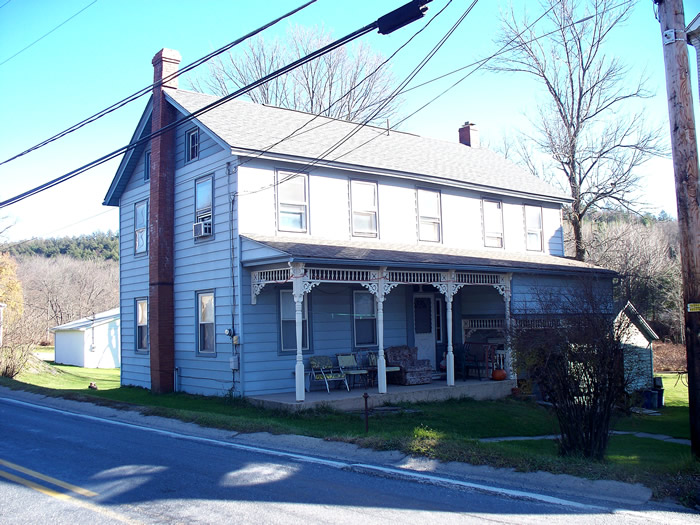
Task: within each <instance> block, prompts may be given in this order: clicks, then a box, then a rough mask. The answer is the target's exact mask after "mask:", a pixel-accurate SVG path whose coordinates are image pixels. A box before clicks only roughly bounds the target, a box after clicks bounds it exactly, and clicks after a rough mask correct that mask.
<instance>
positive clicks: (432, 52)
mask: <svg viewBox="0 0 700 525" xmlns="http://www.w3.org/2000/svg"><path fill="white" fill-rule="evenodd" d="M477 2H478V0H473V2H472V3H471V4H470V5H469V7H468V8H467V9H466V10H465V12H464V13H463V14H462V15H461V16H460V17H459V18H458V20H457V22H455V24H454V25H453V26H452V27H451V28H450V29H449V30H448V31H447V33H445V35H443V37H442V38H441V39H440V40H439V41H438V43H437V44H436V45H435V46H434V47H433V49H431V50H430V51H429V52H428V54H427V55H426V56H425V57H424V58H423V59H422V60H421V61H420V62H419V63H418V65H417V66H416V67H415V68H414V69H413V71H411V73H409V74H408V76H407V77H406V78H405V79H404V80H403V81H402V82H401V83H400V84H399V86H398V87H397V88H395V89H394V91H392V93H391V94H390V95H389V96H388V97H386V98H385V99H384V101H383V103H382V104H381V105H380V107H379V108H377V109H376V110H375V111H374V113H372V114H371V115H370V116H369V117H367V118H366V119H365V120H364V122H362V123H359V124H357V125H356V126H355V127H354V128H353V130H351V131H349V132H348V133H347V134H346V135H345V136H344V137H343V138H341V139H340V140H338V141H337V142H336V143H335V144H333V145H332V146H329V147H328V148H327V149H326V150H325V151H324V152H323V153H321V154H320V155H319V156H318V157H316V158H315V159H314V160H312V161H311V162H308V163H307V164H305V165H304V166H302V167H301V168H299V169H298V170H296V171H293V172H291V173H289V174H288V175H285V176H284V177H283V178H282V179H280V180H278V181H275V182H274V183H272V184H269V185H267V186H263V187H261V188H258V189H255V190H250V191H247V192H244V193H241V195H250V194H253V193H258V192H260V191H264V190H267V189H269V188H271V187H274V186H277V185H279V184H282V183H284V182H286V181H288V180H290V179H293V178H295V177H298V176H299V175H301V174H302V173H308V172H309V171H311V170H310V168H313V167H314V166H316V165H317V164H318V163H320V162H321V161H323V160H324V159H325V158H326V157H327V156H328V155H330V154H331V153H332V152H334V151H336V150H337V149H338V148H339V147H341V146H342V145H343V144H345V143H346V142H347V141H348V140H350V139H351V138H352V137H353V136H355V135H356V134H357V133H359V132H360V130H362V129H363V128H364V127H366V126H367V125H368V123H369V122H371V120H372V119H374V118H375V116H376V114H378V113H379V112H380V111H382V110H383V108H384V107H386V105H387V104H389V103H390V102H391V100H393V99H394V98H395V97H397V96H398V94H399V93H400V92H401V90H402V89H403V87H405V86H407V85H408V84H409V83H410V82H411V80H413V79H414V78H415V77H416V75H418V73H420V71H421V70H422V69H423V68H424V67H425V66H426V65H427V63H428V62H429V61H430V60H431V59H432V58H433V57H434V56H435V54H436V53H437V52H438V51H439V50H440V48H441V47H442V46H443V45H444V44H445V42H446V41H447V40H448V39H449V37H450V36H452V34H453V33H454V32H455V31H456V29H457V28H458V27H459V25H460V24H461V23H462V22H463V21H464V19H465V18H466V17H467V16H468V15H469V13H470V12H471V10H472V9H473V8H474V6H475V5H476V4H477ZM450 3H451V2H449V3H448V4H446V5H445V7H444V8H443V9H442V10H441V11H440V12H438V13H437V14H436V15H435V18H436V17H437V16H438V15H440V13H442V12H443V11H444V10H445V9H446V8H447V7H448V6H449V5H450ZM433 19H434V18H433ZM431 21H432V20H431ZM378 136H381V134H378V135H377V137H378ZM374 138H376V137H373V139H374ZM373 139H372V140H373ZM368 142H369V141H368ZM355 149H357V148H355ZM353 151H354V150H353Z"/></svg>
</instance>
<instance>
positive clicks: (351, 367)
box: [336, 354, 367, 388]
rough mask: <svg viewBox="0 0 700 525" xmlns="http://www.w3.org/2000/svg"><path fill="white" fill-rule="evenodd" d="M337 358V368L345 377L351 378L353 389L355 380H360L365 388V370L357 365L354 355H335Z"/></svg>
mask: <svg viewBox="0 0 700 525" xmlns="http://www.w3.org/2000/svg"><path fill="white" fill-rule="evenodd" d="M336 357H337V358H338V368H340V371H341V372H342V373H344V374H345V375H346V377H351V378H352V386H353V388H354V387H355V378H357V377H360V378H362V380H363V382H364V384H365V386H367V370H365V369H364V368H360V367H359V366H358V365H357V359H355V355H354V354H336Z"/></svg>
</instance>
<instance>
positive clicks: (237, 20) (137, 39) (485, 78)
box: [0, 0, 700, 240]
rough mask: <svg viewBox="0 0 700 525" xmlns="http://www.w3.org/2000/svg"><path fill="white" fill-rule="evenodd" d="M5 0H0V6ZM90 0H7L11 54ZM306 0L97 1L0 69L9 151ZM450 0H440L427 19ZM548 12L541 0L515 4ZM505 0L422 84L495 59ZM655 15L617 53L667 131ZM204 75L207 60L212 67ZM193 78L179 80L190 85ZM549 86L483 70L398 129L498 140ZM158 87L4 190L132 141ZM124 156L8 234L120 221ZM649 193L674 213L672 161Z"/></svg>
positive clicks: (482, 11) (336, 16) (407, 61)
mask: <svg viewBox="0 0 700 525" xmlns="http://www.w3.org/2000/svg"><path fill="white" fill-rule="evenodd" d="M5 2H6V0H0V5H2V4H4V3H5ZM91 2H92V0H61V1H60V2H57V1H50V0H10V2H9V3H7V4H6V5H4V6H3V7H0V62H2V61H4V60H5V59H7V58H8V57H10V56H11V55H13V54H14V53H15V52H17V51H19V50H20V49H22V48H23V47H25V46H26V45H28V44H30V43H31V42H33V41H34V40H36V39H37V38H39V37H40V36H41V35H43V34H45V33H46V32H47V31H50V30H51V29H52V28H54V27H56V26H57V25H58V24H60V23H61V22H63V21H64V20H66V19H67V18H68V17H70V16H71V15H73V14H74V13H76V12H78V11H79V10H80V9H82V8H84V7H85V6H87V5H88V4H90V3H91ZM470 2H471V0H470V1H467V0H454V1H453V2H452V4H451V5H450V6H449V7H448V8H447V9H446V10H445V12H444V13H443V14H442V15H441V16H440V17H439V18H438V19H437V20H436V21H435V22H434V23H433V24H431V26H430V27H429V28H428V29H427V30H426V31H424V32H423V33H422V34H421V35H420V37H419V38H417V39H416V40H414V41H413V42H412V43H411V44H410V45H409V46H408V47H407V48H406V49H404V50H403V51H402V52H401V53H400V54H399V55H397V57H396V58H395V59H394V60H393V61H392V66H393V71H394V74H395V76H396V77H397V78H398V79H402V78H403V77H404V76H405V75H407V74H408V73H409V72H410V71H411V70H412V69H413V67H414V66H415V65H416V64H417V63H418V61H419V60H420V59H421V58H423V56H424V55H425V54H426V53H427V51H428V50H429V49H430V48H432V46H433V45H434V44H435V42H436V41H437V40H438V39H439V38H440V37H441V36H442V35H443V34H444V33H445V32H446V31H447V29H448V28H449V26H450V25H451V24H452V23H454V21H455V20H456V19H457V17H458V16H459V15H460V14H461V13H462V12H463V11H464V10H465V9H466V7H467V6H468V4H469V3H470ZM301 3H302V0H275V1H274V2H249V1H242V0H225V1H219V0H200V1H198V2H185V1H181V0H180V1H173V0H141V1H133V0H120V1H116V0H97V2H96V3H94V4H93V5H91V6H90V7H88V8H87V9H86V10H85V11H83V12H82V13H80V14H79V15H77V16H76V17H75V18H73V19H72V20H70V21H69V22H67V23H66V24H65V25H63V26H62V27H60V28H59V29H57V30H56V31H54V32H53V33H52V34H50V35H49V36H47V37H46V38H44V39H43V40H41V41H40V42H38V43H37V44H35V45H33V46H32V47H31V48H29V49H27V50H26V51H24V52H22V53H21V54H19V55H18V56H16V57H15V58H13V59H11V60H9V61H7V62H6V63H5V64H3V65H1V66H0V115H2V121H3V123H4V125H3V127H2V140H1V141H0V160H4V159H6V158H8V157H10V156H12V155H14V154H16V153H18V152H20V151H22V150H24V149H26V148H27V147H30V146H33V145H34V144H36V143H38V142H40V141H41V140H43V139H45V138H48V137H49V136H51V135H53V134H55V133H56V132H59V131H61V130H63V129H65V128H67V127H68V126H70V125H72V124H74V123H75V122H77V121H79V120H81V119H82V118H85V117H87V116H89V115H92V114H93V113H95V112H97V111H99V110H100V109H102V108H104V107H106V106H108V105H110V104H111V103H113V102H115V101H117V100H119V99H121V98H123V97H125V96H127V95H129V94H131V93H133V92H135V91H137V90H138V89H140V88H142V87H144V86H146V85H148V84H149V83H150V82H151V81H152V76H153V70H152V66H151V59H152V57H153V55H154V54H155V53H156V52H157V51H158V50H159V49H161V48H163V47H169V48H172V49H177V50H178V51H180V53H181V54H182V57H183V62H182V64H183V65H185V64H189V63H190V62H192V61H194V60H196V59H198V58H199V57H201V56H203V55H205V54H207V53H208V52H210V51H212V50H214V49H216V48H218V47H220V46H222V45H224V44H226V43H228V42H230V41H232V40H234V39H236V38H238V37H240V36H242V35H244V34H245V33H247V32H249V31H251V30H253V29H255V28H257V27H258V26H260V25H262V24H264V23H266V22H268V21H269V20H271V19H272V18H274V17H276V16H278V15H279V14H281V13H283V12H285V11H288V10H291V9H292V8H294V7H296V6H298V5H300V4H301ZM403 3H405V0H383V1H377V0H374V1H365V0H356V1H353V2H340V1H338V0H319V1H318V2H317V3H316V4H314V5H312V6H311V7H309V8H307V9H306V10H305V11H304V12H302V13H300V14H297V15H295V16H294V17H293V18H292V19H291V21H289V22H282V23H281V24H280V25H278V26H277V27H275V28H273V29H271V30H268V31H266V32H265V34H264V36H265V37H266V38H274V37H275V36H279V35H282V34H283V33H284V32H285V29H286V27H287V26H288V25H289V24H290V23H294V24H300V25H307V26H311V25H318V24H323V25H324V26H325V27H326V28H327V29H330V30H332V31H333V34H334V36H336V37H341V36H343V35H345V34H347V33H349V32H351V31H353V30H355V29H357V28H359V27H361V26H364V25H366V24H367V23H370V22H372V21H373V20H375V19H376V18H378V17H379V16H381V15H383V14H385V13H386V12H388V11H390V10H391V9H394V8H396V7H398V6H400V5H402V4H403ZM445 3H446V0H435V1H434V2H432V3H431V4H430V10H429V16H432V15H433V14H435V13H436V12H437V11H438V10H439V9H441V8H442V7H443V6H444V5H445ZM512 3H513V5H514V6H515V8H516V10H517V9H523V8H524V7H527V9H529V10H530V11H531V12H532V13H533V14H535V15H539V13H540V12H541V9H540V7H539V5H538V3H537V2H535V1H533V0H512ZM507 6H508V2H506V1H505V0H480V1H479V2H478V4H477V5H476V7H475V8H474V10H473V11H472V13H471V14H470V15H469V16H468V17H467V19H466V20H465V21H464V22H463V24H462V25H461V26H460V28H459V29H458V30H457V32H456V33H455V34H454V35H453V36H452V38H451V39H450V40H449V41H448V42H447V44H446V45H445V46H444V47H443V49H442V50H441V51H440V53H439V54H438V55H436V56H435V57H434V59H433V60H432V61H431V63H430V64H428V66H427V67H426V68H425V69H424V70H423V71H422V72H421V74H420V76H419V77H418V78H417V79H416V81H415V83H421V82H422V81H425V80H428V79H432V78H434V77H437V76H439V75H441V74H444V73H446V72H448V71H451V70H454V69H456V68H458V67H460V66H463V65H466V64H469V63H471V62H473V61H475V60H478V59H480V58H483V57H485V56H488V55H489V54H491V53H493V52H494V51H495V50H496V49H497V45H496V44H494V42H493V41H494V38H495V37H496V36H497V35H498V33H499V22H498V17H499V10H501V9H505V8H507ZM698 11H700V0H686V1H685V12H686V22H689V21H690V20H692V18H693V17H694V16H695V15H696V14H697V13H698ZM427 18H428V17H426V18H424V19H423V21H420V22H418V23H416V24H413V25H411V26H409V27H405V28H403V29H401V30H399V31H397V32H395V33H393V34H392V35H388V36H382V35H378V34H376V33H372V34H370V35H366V36H365V37H363V38H362V41H363V42H364V43H366V44H367V45H370V46H371V47H372V48H373V49H375V50H378V51H380V52H382V53H383V54H385V55H389V54H390V53H392V52H393V51H394V50H395V49H396V48H398V47H399V46H400V45H401V44H403V43H404V42H405V41H406V40H407V39H408V38H409V37H410V36H411V35H412V34H413V33H414V32H415V31H416V30H417V29H418V27H419V24H423V23H425V20H427ZM660 39H661V36H660V30H659V26H658V22H657V21H656V20H655V19H654V14H653V10H652V2H651V0H640V1H639V2H637V4H636V5H635V7H634V9H633V13H632V17H631V18H630V20H629V22H628V23H627V24H626V25H625V26H623V27H620V28H619V29H617V31H616V33H615V37H614V40H613V41H612V42H611V43H612V45H611V46H610V47H609V48H608V52H610V53H614V54H616V55H618V56H620V57H621V58H622V59H623V60H624V61H625V62H626V63H627V64H628V65H630V67H631V68H632V72H633V74H632V75H631V76H635V77H636V76H638V75H640V74H643V73H644V74H646V75H647V76H648V77H649V82H648V87H649V88H650V89H651V90H652V91H654V92H655V93H656V96H655V97H654V98H652V99H650V100H648V101H646V102H645V105H644V111H645V113H646V115H647V118H648V119H649V121H650V122H652V123H655V124H657V125H661V126H662V129H663V130H664V132H667V130H668V116H667V102H666V88H665V78H664V65H663V56H662V49H661V43H660ZM689 58H690V63H691V69H692V76H691V78H692V80H693V94H694V97H695V108H696V111H695V113H696V120H697V119H698V117H697V115H698V114H699V112H698V102H697V94H698V89H697V82H696V81H697V73H696V71H695V63H696V56H695V51H694V50H693V49H692V48H689ZM201 69H202V71H204V68H201ZM457 78H459V77H458V76H454V77H451V78H448V79H445V80H444V81H441V82H436V83H433V84H430V85H429V86H426V87H423V88H420V89H416V90H415V91H412V92H411V93H410V94H407V95H406V96H405V97H404V107H405V108H406V109H407V113H410V112H412V111H413V110H414V109H417V108H418V107H420V106H421V105H422V104H424V103H425V102H427V101H428V100H430V99H431V98H432V97H434V96H435V95H436V94H438V93H439V92H441V91H442V90H443V89H445V88H446V87H448V86H449V85H451V84H452V83H453V82H454V80H456V79H457ZM183 85H184V86H187V82H186V80H185V81H183V80H181V87H183ZM544 97H545V95H544V93H543V92H542V90H541V88H539V87H538V86H536V85H535V84H533V83H532V82H530V81H528V80H527V79H525V78H523V77H514V76H510V75H506V74H496V73H492V72H487V71H484V72H477V73H476V74H474V75H472V76H470V77H469V78H467V79H466V80H465V81H464V82H462V83H461V84H460V85H459V86H458V87H456V88H455V89H453V90H452V91H450V92H449V93H448V94H447V95H445V96H443V97H442V98H440V99H439V100H438V101H437V102H435V103H433V104H432V105H431V106H429V107H428V108H427V109H425V110H423V111H422V112H420V113H418V114H417V115H415V116H414V117H412V118H411V119H410V120H408V121H407V122H406V123H404V124H403V125H402V127H401V128H400V129H401V130H403V131H409V132H412V133H417V134H419V135H423V136H430V137H434V138H439V139H444V140H449V141H456V140H457V129H458V128H459V126H460V125H461V124H462V123H463V122H464V121H467V120H469V121H472V122H476V123H477V124H478V127H479V130H480V132H481V136H482V142H484V141H486V142H490V143H492V144H496V143H498V142H499V141H500V138H501V136H502V135H503V134H504V133H505V134H508V135H511V134H513V133H514V131H515V130H518V129H527V128H529V127H530V126H531V125H530V124H529V122H528V119H527V115H528V114H530V115H532V114H534V110H535V108H536V107H537V104H538V103H540V102H542V101H544V100H545V98H544ZM146 100H147V97H144V98H142V99H140V100H139V101H137V102H133V103H131V104H130V105H129V106H127V107H125V108H123V109H120V110H118V111H117V112H115V113H113V114H112V115H110V116H108V117H106V118H103V119H101V120H100V121H98V122H97V123H94V124H91V125H90V126H88V127H86V128H83V129H82V130H80V131H78V132H76V133H74V134H72V135H71V136H70V137H69V138H64V139H62V140H60V141H57V142H56V143H54V144H52V145H50V146H47V147H45V148H43V149H41V150H39V151H36V152H34V153H32V154H29V155H27V156H25V157H23V158H21V159H18V160H16V161H13V162H11V163H8V164H6V165H3V166H0V200H4V199H6V198H8V197H11V196H13V195H15V194H17V193H20V192H22V191H24V190H26V189H29V188H31V187H34V186H36V185H38V184H41V183H43V182H45V181H47V180H49V179H52V178H54V177H56V176H59V175H62V174H63V173H66V172H68V171H70V170H72V169H74V168H76V167H79V166H81V165H83V164H85V163H87V162H89V161H91V160H93V159H95V158H97V157H100V156H101V155H104V154H105V153H109V152H111V151H113V150H115V149H117V148H119V147H121V146H123V145H125V144H127V143H128V141H129V139H130V138H131V135H132V133H133V131H134V128H135V126H136V123H137V121H138V118H139V116H140V114H141V112H142V110H143V107H144V105H145V103H146ZM117 166H118V160H115V161H111V162H109V163H107V164H104V165H102V166H100V167H98V168H96V169H93V170H91V171H89V172H87V173H84V174H82V175H79V176H78V177H76V178H74V179H72V180H71V181H69V182H66V183H64V184H61V185H59V186H57V187H56V188H53V189H51V190H48V191H46V192H43V193H42V194H39V195H37V196H34V197H31V198H29V199H26V200H25V201H22V202H20V203H17V204H14V205H12V206H10V207H7V208H4V209H2V210H0V217H6V219H5V221H4V224H7V223H13V224H14V226H12V227H11V228H10V229H9V230H8V232H6V237H7V238H8V239H9V240H19V239H26V238H30V237H54V236H62V235H77V234H81V233H90V232H92V231H95V230H98V229H100V230H103V231H104V230H107V229H112V230H116V229H117V228H118V223H117V211H116V209H113V208H105V207H103V206H102V205H101V203H102V200H103V197H104V195H105V193H106V191H107V189H108V187H109V183H110V181H111V179H112V176H113V175H114V172H115V171H116V168H117ZM642 172H643V174H644V175H645V180H644V184H643V187H642V189H641V198H642V199H643V200H644V201H646V202H648V203H649V206H648V208H647V209H648V210H649V211H652V212H654V213H658V212H659V211H661V209H665V210H666V211H667V212H669V213H671V214H672V215H674V216H675V193H674V189H673V185H674V183H673V172H672V165H671V162H670V160H665V159H660V160H654V161H652V162H650V163H648V164H647V165H646V166H645V167H644V168H643V169H642Z"/></svg>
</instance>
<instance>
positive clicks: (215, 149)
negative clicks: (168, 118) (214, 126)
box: [175, 113, 223, 170]
mask: <svg viewBox="0 0 700 525" xmlns="http://www.w3.org/2000/svg"><path fill="white" fill-rule="evenodd" d="M183 116H184V115H182V113H178V114H177V118H178V119H180V118H182V117H183ZM195 127H198V128H199V161H202V160H204V159H206V158H207V157H210V156H211V155H215V154H217V153H221V152H222V151H223V148H222V147H221V146H219V144H217V142H216V141H215V140H214V139H213V138H212V137H210V136H209V134H208V133H206V132H205V131H204V129H203V128H202V127H201V126H198V125H197V124H196V123H195V122H187V123H185V124H182V125H181V126H178V128H177V130H176V131H175V169H176V170H179V169H181V168H183V167H184V166H185V135H186V134H187V132H188V131H189V130H191V129H193V128H195ZM197 162H198V161H194V162H192V163H191V164H193V165H194V164H197Z"/></svg>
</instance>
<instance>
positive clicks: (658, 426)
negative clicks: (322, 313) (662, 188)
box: [0, 365, 700, 504]
mask: <svg viewBox="0 0 700 525" xmlns="http://www.w3.org/2000/svg"><path fill="white" fill-rule="evenodd" d="M47 366H48V365H47ZM49 368H50V370H51V373H49V372H47V371H44V372H42V373H26V372H25V373H23V374H21V375H20V376H18V378H17V381H13V380H8V379H4V378H0V384H2V385H6V386H11V387H13V388H26V389H33V390H38V391H41V392H42V393H46V394H48V395H62V396H65V397H70V398H74V399H75V398H77V399H86V398H87V396H89V399H90V400H92V401H97V402H100V403H105V404H113V405H116V406H122V407H123V406H124V404H125V403H128V404H133V405H140V406H142V407H143V408H142V409H141V410H142V411H143V412H144V413H146V414H150V415H161V416H165V417H173V418H177V419H181V420H183V421H189V422H194V423H198V424H200V425H203V426H211V427H216V428H224V429H230V430H235V431H239V432H258V431H268V432H272V433H294V434H302V435H307V436H315V437H320V438H325V439H331V440H339V441H346V442H352V443H356V444H358V445H361V446H365V447H372V448H376V449H381V450H400V451H402V452H404V453H407V454H416V455H422V456H427V457H431V458H437V459H441V460H445V461H464V462H469V463H472V464H488V465H491V466H494V467H511V468H515V469H517V470H521V471H534V470H545V471H549V472H554V473H568V474H572V475H578V476H584V477H589V478H595V479H617V480H621V481H629V482H643V483H645V484H646V485H647V486H650V487H651V488H652V489H653V490H654V493H655V495H656V496H658V497H666V496H672V497H674V498H676V499H678V500H680V501H683V502H685V503H688V504H691V503H692V504H694V502H695V501H694V497H695V495H696V494H697V485H696V483H697V482H696V481H695V480H696V479H700V464H699V463H698V462H696V461H694V460H692V458H691V455H690V447H688V446H686V445H678V444H672V443H664V442H662V441H658V440H651V439H641V438H636V437H633V436H613V437H612V439H611V442H610V446H609V448H608V454H607V457H606V460H605V461H604V462H591V461H587V460H583V459H575V458H562V457H559V456H558V455H557V446H556V443H555V442H554V441H550V440H525V441H511V442H500V443H481V442H479V441H477V440H478V439H479V438H484V437H502V436H538V435H543V434H556V433H557V429H558V427H557V421H556V417H555V416H554V415H553V413H552V412H551V411H549V410H547V409H545V408H543V407H541V406H539V405H537V404H536V403H533V402H529V401H520V400H515V399H504V400H499V401H473V400H469V399H463V400H450V401H445V402H442V403H417V404H411V405H404V406H403V408H404V410H402V411H399V412H388V413H382V414H379V413H376V414H375V415H373V416H372V417H371V418H370V423H369V433H368V434H365V432H364V419H363V417H362V416H361V415H360V414H357V413H343V412H335V411H331V410H316V411H307V412H302V413H298V414H288V413H284V412H276V411H270V410H262V409H259V408H255V407H253V406H251V405H249V404H248V403H246V402H245V401H241V400H234V399H228V398H211V397H203V396H194V395H188V394H182V393H177V394H166V395H154V394H151V393H150V392H149V391H147V390H145V389H141V388H133V387H119V370H118V369H108V370H105V369H97V370H96V369H84V368H79V367H73V366H60V365H53V366H51V367H49ZM91 381H94V382H96V383H97V385H98V387H99V390H96V391H95V390H89V389H88V388H87V387H88V384H89V383H90V382H91ZM664 387H665V389H666V403H667V406H666V407H665V408H663V409H661V415H660V416H636V415H635V416H628V417H622V418H620V419H618V420H617V421H616V422H615V424H614V428H615V429H616V430H633V431H638V432H649V433H656V434H668V435H672V436H674V437H687V436H688V433H689V428H688V427H689V424H688V401H687V389H686V387H685V386H684V385H682V383H680V382H679V383H678V384H677V385H676V384H675V376H671V375H668V376H665V377H664Z"/></svg>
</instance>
